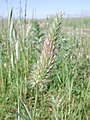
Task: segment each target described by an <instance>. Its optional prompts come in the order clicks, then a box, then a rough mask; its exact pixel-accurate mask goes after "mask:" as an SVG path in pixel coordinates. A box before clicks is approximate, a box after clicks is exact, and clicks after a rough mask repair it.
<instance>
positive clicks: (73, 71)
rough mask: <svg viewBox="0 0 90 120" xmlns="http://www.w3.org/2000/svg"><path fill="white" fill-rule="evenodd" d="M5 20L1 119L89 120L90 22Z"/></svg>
mask: <svg viewBox="0 0 90 120" xmlns="http://www.w3.org/2000/svg"><path fill="white" fill-rule="evenodd" d="M12 15H13V12H12V11H11V12H10V15H9V18H8V20H7V19H2V18H1V19H0V120H90V18H84V17H83V18H64V17H63V15H62V14H61V13H60V14H57V15H56V16H55V17H54V18H53V19H50V18H49V19H44V20H36V19H35V20H34V19H33V20H26V19H18V20H14V19H13V17H12Z"/></svg>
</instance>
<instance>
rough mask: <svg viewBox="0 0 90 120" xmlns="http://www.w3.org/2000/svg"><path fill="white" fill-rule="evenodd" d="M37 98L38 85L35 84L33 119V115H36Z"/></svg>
mask: <svg viewBox="0 0 90 120" xmlns="http://www.w3.org/2000/svg"><path fill="white" fill-rule="evenodd" d="M37 99H38V86H36V95H35V105H34V113H33V120H35V115H36V107H37Z"/></svg>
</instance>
